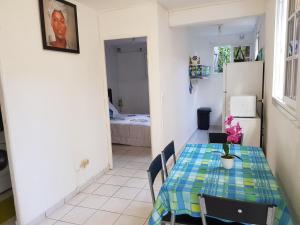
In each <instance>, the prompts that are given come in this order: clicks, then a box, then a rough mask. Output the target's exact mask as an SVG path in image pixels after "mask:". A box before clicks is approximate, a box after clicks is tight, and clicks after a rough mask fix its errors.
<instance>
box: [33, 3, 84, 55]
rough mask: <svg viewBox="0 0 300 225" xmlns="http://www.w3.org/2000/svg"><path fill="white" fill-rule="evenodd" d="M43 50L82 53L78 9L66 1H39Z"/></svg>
mask: <svg viewBox="0 0 300 225" xmlns="http://www.w3.org/2000/svg"><path fill="white" fill-rule="evenodd" d="M39 8H40V21H41V31H42V42H43V48H44V49H46V50H53V51H61V52H70V53H77V54H79V53H80V49H79V35H78V21H77V7H76V5H74V4H72V3H70V2H67V1H65V0H39Z"/></svg>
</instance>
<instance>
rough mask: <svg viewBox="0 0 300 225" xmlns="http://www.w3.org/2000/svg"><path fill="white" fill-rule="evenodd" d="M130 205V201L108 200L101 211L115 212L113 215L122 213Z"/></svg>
mask: <svg viewBox="0 0 300 225" xmlns="http://www.w3.org/2000/svg"><path fill="white" fill-rule="evenodd" d="M129 204H130V200H126V199H120V198H110V199H109V200H108V201H107V202H106V203H105V204H104V205H103V206H102V208H101V209H102V210H105V211H109V212H115V213H123V211H124V210H125V209H126V208H127V207H128V205H129Z"/></svg>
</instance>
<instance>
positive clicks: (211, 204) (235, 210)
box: [199, 195, 276, 225]
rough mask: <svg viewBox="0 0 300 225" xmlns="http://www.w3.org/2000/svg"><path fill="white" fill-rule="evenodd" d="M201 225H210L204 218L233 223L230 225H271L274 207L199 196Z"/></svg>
mask: <svg viewBox="0 0 300 225" xmlns="http://www.w3.org/2000/svg"><path fill="white" fill-rule="evenodd" d="M199 203H200V208H201V218H202V224H203V225H210V223H209V221H207V219H208V218H210V217H206V216H212V217H218V218H220V219H224V220H230V221H235V222H234V223H231V224H244V223H247V224H258V225H273V224H274V218H275V209H276V206H274V205H267V204H259V203H251V202H243V201H236V200H231V199H226V198H220V197H214V196H210V195H199Z"/></svg>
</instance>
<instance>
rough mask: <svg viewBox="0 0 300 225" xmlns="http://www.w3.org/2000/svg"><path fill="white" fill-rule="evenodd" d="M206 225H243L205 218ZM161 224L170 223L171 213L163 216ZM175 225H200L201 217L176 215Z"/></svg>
mask: <svg viewBox="0 0 300 225" xmlns="http://www.w3.org/2000/svg"><path fill="white" fill-rule="evenodd" d="M206 220H207V224H208V225H243V224H241V223H236V222H224V221H221V220H218V219H215V218H211V217H206ZM162 221H163V222H168V223H169V222H170V221H171V213H168V214H167V215H165V216H164V217H163V219H162ZM175 221H176V222H175V224H184V225H202V220H201V217H192V216H190V215H187V214H183V215H177V216H176V219H175Z"/></svg>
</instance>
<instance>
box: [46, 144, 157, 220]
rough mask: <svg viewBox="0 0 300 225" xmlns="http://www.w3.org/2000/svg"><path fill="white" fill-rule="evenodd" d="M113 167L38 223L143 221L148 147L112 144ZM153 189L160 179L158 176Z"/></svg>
mask: <svg viewBox="0 0 300 225" xmlns="http://www.w3.org/2000/svg"><path fill="white" fill-rule="evenodd" d="M113 160H114V169H113V170H110V171H108V172H107V173H105V174H104V175H102V176H101V177H99V178H98V179H97V180H96V181H95V182H94V183H92V184H91V185H90V186H88V187H87V188H86V189H85V190H83V191H82V192H81V193H79V194H78V195H76V196H75V197H74V198H72V199H71V200H70V201H69V202H67V203H66V204H65V205H64V206H63V207H61V208H60V209H58V210H56V211H55V212H54V213H52V214H51V215H48V216H47V219H45V221H43V222H42V223H41V225H51V224H55V225H70V224H83V225H100V224H101V225H144V224H147V219H148V217H149V215H150V212H151V209H152V203H151V194H150V191H149V187H148V179H147V173H146V169H147V168H148V166H149V163H150V162H151V150H150V149H149V148H140V147H132V146H118V145H114V146H113ZM157 181H158V182H157V183H156V184H155V189H156V190H159V188H160V186H161V182H160V180H159V179H157Z"/></svg>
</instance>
